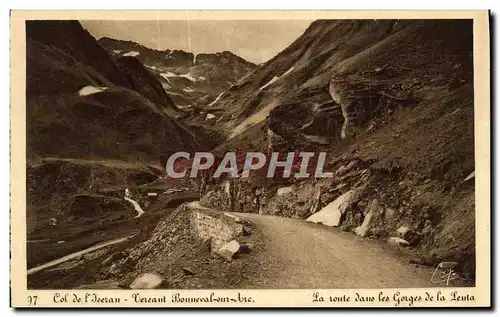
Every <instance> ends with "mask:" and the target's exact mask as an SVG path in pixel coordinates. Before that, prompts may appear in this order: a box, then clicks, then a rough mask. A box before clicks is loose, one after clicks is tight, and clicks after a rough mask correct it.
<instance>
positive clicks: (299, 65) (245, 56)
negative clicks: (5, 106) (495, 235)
mask: <svg viewBox="0 0 500 317" xmlns="http://www.w3.org/2000/svg"><path fill="white" fill-rule="evenodd" d="M87 13H89V12H87ZM151 13H154V12H151ZM202 13H203V12H200V14H199V15H198V17H200V16H201V17H202V18H196V15H195V14H194V13H193V16H190V15H189V14H188V15H187V17H185V18H182V16H181V18H179V15H176V18H172V19H168V15H166V16H165V17H166V18H157V19H155V18H149V19H146V17H147V15H143V17H145V18H141V16H140V15H138V17H135V18H130V19H126V18H123V17H126V16H127V15H123V16H121V17H119V18H118V17H117V18H116V19H113V18H112V17H113V16H112V15H110V14H109V13H108V15H109V16H110V17H111V18H106V15H102V14H101V15H99V14H97V12H95V14H92V13H89V14H87V15H85V16H84V17H83V16H82V18H81V19H60V18H45V19H44V18H43V15H42V14H40V18H29V17H28V18H23V21H22V24H21V23H20V24H19V25H22V26H23V28H24V29H22V30H18V31H20V32H21V33H19V35H17V36H16V37H17V38H18V39H17V40H18V41H19V42H20V43H22V44H20V47H21V49H22V50H21V51H20V52H23V53H22V54H17V56H16V57H12V58H16V60H19V61H20V63H22V65H24V68H19V72H18V73H17V75H14V76H21V77H20V78H23V80H22V82H21V83H20V84H22V85H24V86H21V87H22V89H21V88H20V89H19V91H20V93H19V94H18V95H17V97H18V98H19V100H21V101H22V100H24V101H23V102H24V103H22V104H20V105H19V107H21V108H22V107H23V105H25V106H24V109H23V110H22V112H20V113H21V116H22V117H17V120H18V121H16V122H14V121H13V122H12V124H13V125H14V124H18V123H19V124H21V122H22V125H21V127H22V128H20V129H21V130H23V133H25V141H23V142H25V143H22V144H21V143H20V145H19V147H18V149H21V150H22V151H21V152H18V153H17V154H18V156H17V157H18V158H19V159H20V161H18V162H19V163H18V164H19V165H17V166H18V167H19V169H18V170H19V173H21V174H23V175H25V176H24V177H25V178H23V179H22V180H23V181H22V182H20V184H19V186H20V187H19V188H22V191H21V190H20V189H19V190H20V191H19V192H18V193H19V195H21V196H19V197H20V198H19V201H22V203H23V204H24V205H23V206H22V208H21V207H18V208H16V207H14V205H13V206H12V210H11V221H14V220H13V218H18V217H22V218H21V219H22V221H21V220H20V222H19V223H21V222H22V223H21V225H22V227H21V228H22V229H19V232H17V233H18V235H16V236H14V235H13V237H12V245H14V244H20V246H19V249H18V250H21V251H22V252H23V253H22V255H21V254H19V258H18V259H21V258H22V261H19V262H16V263H14V262H13V263H12V266H13V267H14V266H19V267H20V268H19V270H20V271H18V272H20V274H22V275H23V277H22V280H21V281H24V282H22V284H26V285H14V284H15V283H14V281H12V284H11V286H12V287H19V288H21V289H25V290H26V292H29V294H34V295H33V296H31V295H30V296H28V298H27V299H26V298H24V297H26V296H24V297H23V298H22V299H21V300H22V301H23V304H22V305H29V306H36V305H37V303H36V300H37V298H38V296H40V297H41V296H42V295H37V294H38V293H36V292H39V291H40V292H41V291H49V290H50V291H51V293H40V294H47V295H46V296H47V303H48V305H57V304H58V303H62V304H68V302H71V301H73V303H76V305H78V304H82V305H83V304H87V303H89V304H99V303H104V304H106V305H110V304H111V305H113V304H126V305H129V304H130V305H132V303H134V304H138V305H142V304H147V305H150V304H158V305H162V304H163V305H167V306H168V304H169V303H170V304H172V303H177V304H182V305H194V306H197V305H210V303H217V304H230V303H234V304H235V305H238V304H242V303H245V304H249V305H250V304H255V306H259V303H258V301H256V298H257V297H256V296H254V295H252V296H250V295H248V294H251V293H248V291H252V290H260V291H262V292H263V291H265V290H268V291H271V290H295V291H297V292H300V290H309V292H308V293H307V294H304V297H306V298H307V300H309V301H310V302H311V304H314V303H315V302H316V303H318V302H323V301H326V302H328V303H326V304H325V305H326V306H335V305H336V304H338V303H339V302H343V305H347V306H350V305H352V306H359V305H361V306H362V305H367V302H368V303H369V302H374V301H375V302H377V301H380V302H383V301H384V296H387V301H389V300H390V301H392V302H393V303H392V306H408V305H409V306H412V305H418V304H419V303H420V305H427V304H429V302H432V301H433V300H434V299H432V298H433V296H434V297H436V300H437V301H438V303H433V304H432V305H439V300H440V296H443V299H442V301H446V303H447V304H450V303H451V305H454V304H456V305H459V306H461V305H474V301H477V300H479V298H477V295H470V294H476V293H473V292H474V290H475V289H478V286H480V282H479V279H478V274H483V275H482V276H483V277H485V278H486V280H487V281H488V280H489V269H490V268H489V263H490V262H489V252H490V250H489V234H490V233H489V220H488V219H489V218H488V217H489V213H490V211H489V196H486V200H483V201H484V203H485V204H486V205H485V204H483V205H482V206H483V210H482V211H481V214H482V216H481V217H483V218H480V219H478V217H479V216H478V215H479V213H478V199H477V195H476V194H477V191H478V190H480V189H481V188H478V187H477V186H478V184H482V186H485V187H483V188H484V190H485V191H487V192H484V193H483V194H484V195H489V163H487V162H488V161H485V163H483V164H481V166H482V168H483V170H482V172H483V174H482V177H483V181H482V182H480V183H478V182H477V181H476V180H477V178H478V177H479V174H478V175H476V172H477V171H478V169H479V164H478V159H485V160H487V159H488V158H487V157H485V155H479V154H478V152H477V151H478V149H477V144H478V143H476V142H478V135H477V133H478V130H477V129H478V122H479V121H477V119H478V118H479V116H480V115H481V114H480V113H479V112H478V111H483V113H486V117H485V116H484V115H482V118H483V119H484V118H486V120H483V121H481V122H484V126H482V127H483V128H484V129H486V130H484V129H483V130H481V131H482V132H484V133H486V132H487V134H488V136H487V137H488V138H489V107H490V106H489V95H488V94H485V93H484V92H485V90H484V89H482V88H478V87H479V85H478V82H479V80H481V79H482V81H481V82H482V83H483V84H485V85H489V81H488V80H489V74H488V73H487V72H486V70H485V68H484V67H483V66H484V65H486V66H487V67H489V55H483V56H482V58H484V59H485V61H486V63H487V64H481V65H478V64H475V62H477V61H475V58H477V56H476V54H477V51H476V49H477V46H475V43H477V41H478V39H483V38H484V37H481V36H480V37H478V36H477V34H476V31H477V29H476V28H477V21H476V20H475V19H476V18H474V17H473V16H471V17H469V18H461V17H456V18H454V17H450V18H446V16H445V17H443V18H423V17H422V18H419V17H418V15H415V17H414V18H411V15H410V16H408V15H406V16H404V17H403V16H402V15H401V16H400V17H398V14H397V12H395V13H394V14H393V16H391V17H384V18H361V17H360V18H350V16H351V15H346V18H342V14H341V13H340V14H339V13H337V15H336V17H335V18H327V17H322V16H318V17H316V16H315V15H313V14H309V15H308V14H305V13H304V14H303V15H302V16H299V15H295V16H290V17H289V18H287V16H286V15H285V14H283V15H281V16H280V18H275V19H273V18H272V16H273V15H272V14H270V15H261V16H260V17H259V15H258V14H255V15H254V16H255V18H241V16H242V15H237V14H235V15H234V17H231V15H230V13H227V18H225V19H223V18H219V17H217V16H216V15H215V14H214V16H213V17H212V18H211V12H204V14H202ZM242 13H243V12H242ZM475 13H478V12H475ZM480 13H481V14H479V15H477V16H479V17H481V19H482V20H481V21H482V22H485V23H486V24H485V25H486V29H484V30H483V32H486V39H487V36H488V33H487V32H488V29H487V27H488V24H487V23H488V14H487V12H480ZM32 16H33V14H32ZM151 16H154V14H150V15H149V17H151ZM250 17H252V16H250ZM21 35H22V36H21ZM475 41H476V42H475ZM485 45H486V46H483V52H484V48H486V49H487V50H488V48H487V47H488V43H485ZM487 53H489V51H487ZM479 70H483V71H485V72H484V73H481V75H480V76H478V71H479ZM478 89H480V90H478ZM486 91H487V90H486ZM14 93H15V92H14V91H13V92H12V94H14ZM481 96H482V98H483V99H482V100H483V101H486V103H482V104H480V105H478V104H477V100H478V99H477V98H480V97H481ZM484 98H486V99H484ZM17 106H18V105H16V107H17ZM479 106H480V107H481V110H478V109H479V108H478V107H479ZM12 107H14V106H12ZM11 118H13V117H11ZM11 120H13V119H11ZM12 138H14V136H12ZM19 140H21V139H19ZM484 140H485V141H486V142H487V143H486V145H484V142H483V143H481V144H482V145H481V148H482V149H483V152H482V153H483V154H484V153H486V156H489V141H488V140H489V139H484ZM485 146H486V147H485ZM14 150H15V149H13V151H14ZM485 150H486V152H484V151H485ZM13 161H14V158H13ZM21 162H22V163H21ZM12 168H13V169H14V165H13V167H12ZM478 173H479V172H478ZM484 177H486V179H485V178H484ZM18 180H21V179H18ZM479 181H480V179H479ZM16 188H17V187H13V189H12V191H15V190H16ZM485 206H487V209H484V207H485ZM21 215H22V216H21ZM484 217H487V218H486V222H485V220H484V219H485V218H484ZM479 226H481V227H479ZM12 230H14V228H13V229H12ZM478 232H482V234H483V236H482V239H483V240H478ZM16 237H19V238H16ZM481 241H485V242H486V243H482V242H481ZM21 244H22V245H21ZM481 247H482V248H483V249H482V251H481V252H482V253H481V254H482V257H478V248H481ZM12 248H14V246H12ZM15 248H16V250H17V247H15ZM485 248H486V249H485ZM13 252H17V251H14V250H13ZM13 258H14V257H13ZM481 261H483V263H482V264H481ZM480 265H486V269H487V270H482V271H481V273H479V266H480ZM22 268H25V269H22ZM13 270H14V268H13ZM12 274H13V273H12ZM484 274H488V275H487V276H486V275H484ZM12 278H13V277H12ZM483 281H484V279H483ZM482 286H483V287H485V288H484V290H483V291H486V289H488V290H489V286H488V287H486V286H487V285H482ZM419 288H422V289H426V292H427V295H426V293H425V292H422V294H421V296H420V295H419V296H416V295H415V296H413V295H412V296H403V294H404V292H405V290H407V291H408V292H409V291H410V289H419ZM457 289H458V290H459V291H456V290H457ZM68 290H72V291H75V293H72V292H70V291H68ZM145 290H156V291H158V292H159V293H144V291H145ZM202 290H208V291H207V292H205V293H196V294H195V295H194V293H193V294H191V293H189V292H190V291H202ZM210 290H225V291H227V292H232V291H234V292H232V293H225V295H218V294H217V292H215V293H214V292H213V291H210ZM236 290H237V292H236ZM311 290H350V293H346V294H347V295H346V294H344V295H340V294H342V293H332V294H335V295H330V296H327V295H325V296H323V295H322V294H321V293H320V292H315V291H311ZM356 290H367V291H368V292H369V291H370V290H372V291H374V292H372V293H367V294H370V295H364V294H363V293H361V292H357V291H356ZM433 290H435V291H433ZM79 291H81V292H83V293H78V292H79ZM101 291H103V292H105V293H99V292H101ZM111 291H113V292H111ZM183 291H186V292H184V293H183ZM31 292H33V293H31ZM106 292H107V293H106ZM120 292H124V293H123V294H125V293H126V294H129V295H126V297H127V298H128V300H127V298H125V299H123V298H120V297H119V296H118V295H116V296H112V295H109V294H121V293H120ZM127 292H128V293H127ZM384 292H385V293H384ZM469 292H470V293H469ZM383 293H384V295H383ZM26 294H28V293H26ZM77 294H81V295H77ZM151 294H155V295H151ZM227 294H230V295H227ZM262 294H265V293H262ZM267 294H268V295H267V296H270V294H272V293H267ZM283 294H286V293H283ZM373 294H377V295H373ZM409 294H410V293H409ZM124 296H125V295H123V296H122V297H124ZM261 296H264V295H261ZM282 296H284V297H286V295H282ZM264 297H265V296H264ZM78 298H79V299H78ZM75 301H76V302H75ZM281 301H282V302H286V301H287V299H286V298H281ZM290 301H292V299H290ZM485 301H489V294H485V297H484V298H482V299H481V300H480V302H482V303H483V302H485ZM262 303H263V302H261V304H262ZM372 305H373V304H372ZM429 305H430V304H429Z"/></svg>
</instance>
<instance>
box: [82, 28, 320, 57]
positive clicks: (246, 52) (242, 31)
mask: <svg viewBox="0 0 500 317" xmlns="http://www.w3.org/2000/svg"><path fill="white" fill-rule="evenodd" d="M80 22H81V23H82V25H83V26H84V27H85V28H86V29H87V30H88V31H89V32H90V33H91V34H92V35H93V36H94V37H95V38H97V39H99V38H101V37H104V36H107V37H111V38H115V39H120V40H130V41H134V42H137V43H140V44H142V45H144V46H146V47H150V48H154V49H160V50H165V49H171V50H173V49H180V50H184V51H188V52H193V53H195V54H198V53H216V52H222V51H231V52H233V53H234V54H236V55H239V56H241V57H243V58H245V59H247V60H249V61H251V62H254V63H256V64H259V63H262V62H265V61H267V60H269V59H271V58H272V57H274V56H275V55H276V54H277V53H279V52H280V51H281V50H283V49H284V48H285V47H287V46H288V45H289V44H291V43H292V42H293V41H294V40H295V39H296V38H297V37H299V36H300V35H301V34H302V33H303V32H304V31H305V29H306V28H307V27H308V26H309V24H311V22H312V21H311V20H217V21H207V20H191V21H190V23H188V21H187V20H182V21H181V20H177V21H174V20H171V21H110V20H106V21H80ZM189 35H190V36H189Z"/></svg>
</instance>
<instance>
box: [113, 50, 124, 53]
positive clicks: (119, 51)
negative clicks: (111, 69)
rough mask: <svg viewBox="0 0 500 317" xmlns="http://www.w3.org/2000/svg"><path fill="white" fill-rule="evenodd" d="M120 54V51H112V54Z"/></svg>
mask: <svg viewBox="0 0 500 317" xmlns="http://www.w3.org/2000/svg"><path fill="white" fill-rule="evenodd" d="M121 52H122V50H113V53H115V54H120V53H121Z"/></svg>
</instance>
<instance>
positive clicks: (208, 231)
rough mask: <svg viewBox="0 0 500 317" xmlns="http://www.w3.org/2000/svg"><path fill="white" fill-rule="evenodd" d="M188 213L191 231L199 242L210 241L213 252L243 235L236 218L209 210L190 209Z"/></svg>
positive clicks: (241, 226)
mask: <svg viewBox="0 0 500 317" xmlns="http://www.w3.org/2000/svg"><path fill="white" fill-rule="evenodd" d="M190 212H191V214H190V224H191V228H192V230H193V231H194V232H195V233H196V235H197V236H198V237H199V238H200V239H201V240H208V239H210V240H211V249H212V250H213V251H215V250H218V249H219V248H220V247H221V246H223V245H224V244H226V243H227V242H229V241H231V240H233V239H235V238H236V237H238V236H242V235H243V233H244V226H243V224H241V223H239V221H238V219H237V218H236V217H234V218H233V217H231V216H228V215H225V214H224V213H219V212H215V211H211V210H209V209H191V210H190Z"/></svg>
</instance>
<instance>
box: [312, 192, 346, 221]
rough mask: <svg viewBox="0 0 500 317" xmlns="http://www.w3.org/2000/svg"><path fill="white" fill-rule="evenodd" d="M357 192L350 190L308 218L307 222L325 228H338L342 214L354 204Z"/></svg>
mask: <svg viewBox="0 0 500 317" xmlns="http://www.w3.org/2000/svg"><path fill="white" fill-rule="evenodd" d="M354 194H355V190H350V191H348V192H347V193H345V194H343V195H341V196H339V197H338V198H337V199H335V200H334V201H332V202H331V203H329V204H328V205H326V206H325V207H324V208H323V209H321V210H320V211H318V212H317V213H315V214H314V215H312V216H310V217H309V218H307V220H306V221H309V222H314V223H321V224H324V225H325V226H330V227H336V226H338V225H339V224H340V219H341V217H342V214H343V213H344V212H345V211H346V209H347V207H348V206H349V205H350V204H351V203H352V198H353V197H354V196H355V195H354Z"/></svg>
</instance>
